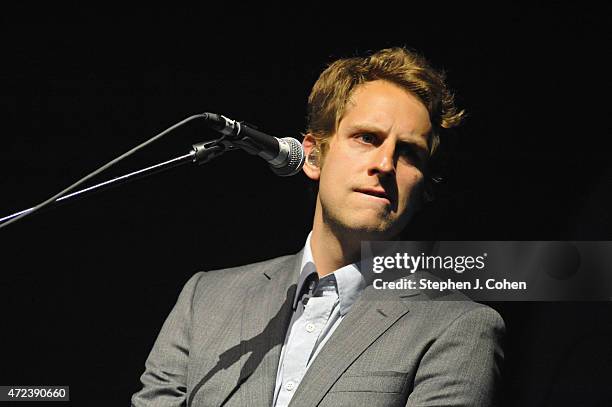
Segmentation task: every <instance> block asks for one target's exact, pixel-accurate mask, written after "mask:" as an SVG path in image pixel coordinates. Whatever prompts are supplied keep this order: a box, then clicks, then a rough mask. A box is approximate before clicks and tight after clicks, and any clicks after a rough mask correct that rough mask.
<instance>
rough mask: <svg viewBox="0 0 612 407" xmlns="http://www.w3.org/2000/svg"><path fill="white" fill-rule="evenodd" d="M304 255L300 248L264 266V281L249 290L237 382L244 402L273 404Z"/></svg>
mask: <svg viewBox="0 0 612 407" xmlns="http://www.w3.org/2000/svg"><path fill="white" fill-rule="evenodd" d="M301 259H302V252H299V253H297V254H296V255H294V256H291V257H289V258H288V259H287V260H285V261H283V262H282V263H280V264H279V265H278V267H277V268H276V269H275V270H262V271H263V273H264V276H262V278H263V280H264V281H262V282H261V283H260V284H258V285H256V286H253V287H252V288H251V289H250V290H249V291H248V292H247V294H246V295H247V297H246V301H245V308H244V312H243V316H242V328H241V334H240V345H241V354H242V355H243V359H242V360H243V363H242V367H241V371H240V380H239V382H238V384H237V385H238V386H240V399H241V403H240V404H241V405H254V406H266V405H267V406H269V405H272V399H273V397H274V386H275V383H276V373H277V369H278V362H279V359H280V352H281V348H282V346H283V342H284V340H285V334H286V332H287V328H288V325H289V321H290V319H291V311H292V308H291V305H292V302H293V298H294V296H295V290H296V282H297V279H298V276H299V266H300V262H301Z"/></svg>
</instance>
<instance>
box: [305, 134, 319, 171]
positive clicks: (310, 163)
mask: <svg viewBox="0 0 612 407" xmlns="http://www.w3.org/2000/svg"><path fill="white" fill-rule="evenodd" d="M302 146H304V154H305V155H306V161H305V162H304V167H303V170H304V173H305V174H306V176H307V177H308V178H310V179H311V180H313V181H318V180H319V177H320V176H321V168H320V166H319V165H317V164H316V163H317V162H319V159H316V160H309V159H308V158H309V156H310V155H311V154H313V150H314V149H315V147H316V149H317V150H318V149H319V148H318V146H317V141H316V139H315V138H314V136H313V135H312V134H310V133H308V134H306V135H304V140H303V141H302ZM314 154H320V153H317V152H316V151H315V152H314ZM311 158H312V157H311Z"/></svg>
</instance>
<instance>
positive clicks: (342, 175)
mask: <svg viewBox="0 0 612 407" xmlns="http://www.w3.org/2000/svg"><path fill="white" fill-rule="evenodd" d="M430 130H431V122H430V120H429V113H428V111H427V108H426V107H425V106H424V105H423V103H421V102H420V101H419V100H418V99H417V97H415V96H413V95H412V94H411V93H409V92H407V91H406V90H403V89H402V88H400V87H398V86H397V85H395V84H392V83H390V82H387V81H382V80H377V81H373V82H367V83H365V84H363V85H360V86H359V87H358V88H356V89H355V91H354V92H353V94H352V97H351V100H350V101H349V102H348V104H347V107H346V111H345V114H344V116H343V118H342V120H341V121H340V123H339V125H338V130H337V132H336V134H334V135H333V137H332V138H331V140H330V143H329V149H328V151H327V154H326V155H325V159H324V162H323V164H322V166H321V168H320V169H314V170H313V169H312V167H309V168H307V169H306V173H307V175H308V176H309V177H310V178H312V179H315V180H317V179H318V180H319V196H318V201H317V210H318V211H320V212H321V216H322V221H323V222H324V223H327V224H329V226H331V227H333V228H335V229H337V230H338V229H339V230H343V231H345V232H347V233H356V234H357V235H359V236H360V237H361V238H363V237H370V238H372V239H392V238H393V237H395V236H396V235H398V234H399V232H400V231H401V230H402V229H403V228H404V226H405V225H406V223H407V222H408V220H409V219H410V217H411V215H412V213H413V212H414V209H415V208H414V207H415V203H416V201H417V200H418V199H420V197H419V195H421V191H420V188H421V187H422V184H423V168H424V165H425V163H426V159H427V156H428V145H427V138H428V135H429V133H430ZM306 144H307V143H306V142H305V146H306ZM308 150H309V148H307V152H308Z"/></svg>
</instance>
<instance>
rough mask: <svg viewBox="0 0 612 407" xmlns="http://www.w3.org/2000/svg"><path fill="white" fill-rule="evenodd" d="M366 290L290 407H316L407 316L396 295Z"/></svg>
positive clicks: (383, 291)
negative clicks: (385, 334)
mask: <svg viewBox="0 0 612 407" xmlns="http://www.w3.org/2000/svg"><path fill="white" fill-rule="evenodd" d="M386 291H387V290H376V289H374V288H373V287H372V286H369V287H367V288H366V289H365V290H364V291H363V293H362V294H361V297H360V298H359V299H358V300H357V301H356V302H355V304H353V306H352V307H351V310H350V311H349V312H348V313H347V314H346V316H345V317H344V319H343V320H342V322H341V323H340V325H338V328H337V329H336V331H334V333H333V334H332V336H331V337H330V338H329V340H328V341H327V343H326V344H325V345H324V346H323V348H322V349H321V351H320V352H319V354H318V355H317V357H316V359H315V360H314V361H313V362H312V365H311V366H310V368H309V369H308V371H307V372H306V375H305V376H304V378H303V380H302V382H301V383H300V385H299V386H298V388H297V390H296V393H295V394H294V396H293V398H292V399H291V403H290V406H291V407H306V406H315V405H317V404H318V403H319V402H320V401H321V400H322V399H323V397H324V396H325V394H326V393H327V392H328V391H329V389H330V388H331V386H332V385H333V384H334V383H335V382H336V381H337V380H338V378H339V377H340V376H341V375H342V374H343V373H344V371H345V370H346V369H347V368H348V367H349V366H350V365H351V364H352V363H353V361H355V359H357V358H358V357H359V355H361V353H363V351H365V350H366V349H367V348H368V346H370V344H372V343H373V342H374V341H375V340H376V339H377V338H378V337H379V336H381V335H382V334H383V333H384V332H385V331H386V330H387V329H389V328H390V327H391V326H392V325H393V324H394V323H395V322H396V321H397V320H398V319H399V318H401V317H402V316H403V315H404V314H406V313H407V312H408V307H407V305H406V303H405V302H404V300H402V299H401V298H399V295H398V294H396V293H387V292H386Z"/></svg>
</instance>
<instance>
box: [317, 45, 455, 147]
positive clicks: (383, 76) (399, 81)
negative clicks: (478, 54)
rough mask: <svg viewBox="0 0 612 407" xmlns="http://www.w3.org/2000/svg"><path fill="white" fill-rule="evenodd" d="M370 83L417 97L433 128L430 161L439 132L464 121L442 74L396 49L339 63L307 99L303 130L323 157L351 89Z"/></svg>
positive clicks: (322, 74)
mask: <svg viewBox="0 0 612 407" xmlns="http://www.w3.org/2000/svg"><path fill="white" fill-rule="evenodd" d="M375 80H386V81H389V82H391V83H394V84H396V85H398V86H400V87H401V88H403V89H405V90H407V91H409V92H410V93H412V94H413V95H415V96H416V97H418V98H419V100H420V101H421V102H422V103H423V104H424V105H425V107H426V108H427V110H428V111H429V118H430V121H431V124H432V133H431V135H430V137H429V154H430V156H431V155H433V153H434V152H435V150H436V148H437V147H438V145H439V144H440V134H441V132H442V131H443V129H450V128H452V127H455V126H457V125H459V124H460V123H461V121H462V119H463V118H464V116H465V111H464V110H458V109H457V107H456V106H455V101H454V97H453V94H452V93H451V91H450V90H449V89H448V87H447V86H446V82H445V80H446V77H445V74H444V73H443V72H441V71H437V70H435V69H434V68H432V67H431V66H430V65H429V63H428V62H427V61H426V60H425V58H423V57H422V56H421V55H419V54H417V53H416V52H413V51H410V50H408V49H406V48H401V47H395V48H387V49H383V50H380V51H378V52H375V53H373V54H371V55H370V56H367V57H353V58H345V59H340V60H337V61H335V62H333V63H332V64H330V65H329V66H328V67H327V69H325V70H324V71H323V72H322V73H321V75H320V76H319V79H318V80H317V81H316V83H315V84H314V86H313V88H312V91H311V93H310V96H309V97H308V124H307V130H306V131H307V132H308V133H310V134H312V135H313V136H314V138H315V139H316V141H317V144H318V145H319V148H320V151H321V155H322V157H324V156H325V153H326V152H327V149H328V147H329V144H328V143H329V140H330V139H331V136H332V135H333V134H335V132H336V130H337V129H338V125H339V123H340V120H342V117H343V115H344V112H345V109H346V105H347V103H348V101H349V99H350V97H351V95H352V93H353V91H354V90H355V88H356V87H357V86H359V85H361V84H363V83H366V82H371V81H375Z"/></svg>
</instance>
